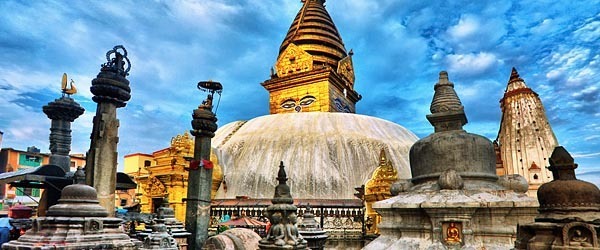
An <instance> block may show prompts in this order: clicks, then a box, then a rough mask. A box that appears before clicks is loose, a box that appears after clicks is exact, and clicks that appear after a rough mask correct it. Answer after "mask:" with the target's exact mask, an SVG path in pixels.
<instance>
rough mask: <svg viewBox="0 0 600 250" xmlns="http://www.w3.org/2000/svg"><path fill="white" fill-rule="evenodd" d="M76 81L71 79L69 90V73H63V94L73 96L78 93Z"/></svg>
mask: <svg viewBox="0 0 600 250" xmlns="http://www.w3.org/2000/svg"><path fill="white" fill-rule="evenodd" d="M74 83H75V81H73V79H71V82H69V84H68V85H69V87H68V88H67V73H63V76H62V81H61V90H62V92H63V94H67V95H72V94H75V93H77V88H76V87H75V84H74Z"/></svg>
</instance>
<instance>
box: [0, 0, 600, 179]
mask: <svg viewBox="0 0 600 250" xmlns="http://www.w3.org/2000/svg"><path fill="white" fill-rule="evenodd" d="M301 5H302V3H301V2H300V0H269V1H259V0H235V1H234V0H202V1H10V0H4V1H0V9H2V10H3V13H4V14H3V15H1V16H0V55H1V60H0V95H1V96H2V98H1V99H0V110H2V111H1V112H0V130H1V131H3V132H4V140H3V144H2V147H12V148H17V149H25V148H26V147H27V146H31V145H35V146H37V147H39V148H41V149H42V150H44V151H48V150H47V148H48V134H49V126H50V121H49V120H48V119H47V118H46V116H45V115H44V114H43V113H42V109H41V107H42V106H43V105H45V104H46V103H48V102H50V101H52V100H54V99H55V98H58V97H59V96H60V79H61V76H62V73H63V72H66V73H67V74H68V75H69V78H72V79H73V80H74V81H75V84H76V85H77V88H78V89H79V90H80V92H79V93H78V94H77V95H75V96H74V98H75V99H76V100H77V101H78V102H79V103H80V104H81V105H82V106H83V107H84V108H85V109H86V112H85V114H84V115H82V116H81V117H80V118H79V119H77V120H76V121H75V123H74V124H73V127H72V129H73V150H72V151H73V152H75V153H78V152H85V151H86V150H87V149H88V148H89V135H90V133H91V130H92V117H93V116H94V113H95V108H96V104H95V103H94V102H93V101H92V100H91V96H92V95H91V93H90V91H89V87H90V84H91V80H92V79H93V78H94V77H95V76H96V74H97V73H98V71H99V69H100V64H102V63H104V62H105V59H104V54H105V53H106V51H108V50H109V49H111V48H112V47H113V46H115V45H117V44H122V45H124V46H125V47H126V48H127V50H128V51H129V58H130V60H131V62H132V68H131V72H130V76H129V80H130V82H131V89H132V91H131V94H132V99H131V100H130V101H129V102H128V104H127V106H126V107H125V108H121V109H119V110H118V117H119V119H120V120H121V127H120V131H119V135H120V142H119V154H120V157H121V158H122V156H123V155H126V154H130V153H135V152H145V153H151V152H153V151H155V150H158V149H161V148H164V147H167V146H168V145H169V141H170V138H171V137H173V136H174V135H176V134H179V133H182V132H183V131H185V130H188V129H190V127H191V125H190V120H191V112H192V110H193V109H195V108H196V107H197V106H198V104H200V102H201V100H202V99H203V98H204V97H205V95H204V94H202V93H201V92H199V91H198V90H197V89H196V83H197V82H198V81H200V80H208V79H212V80H216V81H220V82H221V83H222V84H223V86H224V91H223V96H222V99H221V102H220V106H219V109H218V112H217V115H218V118H219V124H220V125H224V124H226V123H228V122H231V121H235V120H247V119H251V118H253V117H256V116H260V115H265V114H268V94H267V91H266V90H264V89H263V88H262V87H261V86H260V83H261V82H262V81H264V80H266V79H267V78H268V76H269V72H270V70H269V69H270V67H271V66H273V65H274V63H275V60H276V58H277V52H278V48H279V45H280V43H281V41H282V40H283V38H284V36H285V34H286V33H287V30H288V28H289V25H290V24H291V22H292V20H293V18H294V16H295V15H296V13H297V11H298V10H299V9H300V7H301ZM326 5H327V9H328V11H329V13H330V15H331V16H332V18H333V20H334V22H335V23H336V25H337V27H338V30H339V31H340V33H341V36H342V38H343V40H344V43H345V45H346V48H347V49H348V50H349V49H353V50H354V52H355V54H354V58H353V61H354V64H355V72H356V85H355V87H356V90H357V91H358V92H359V93H360V94H362V96H363V99H362V100H361V101H360V102H359V103H358V104H357V113H360V114H366V115H372V116H377V117H380V118H383V119H387V120H390V121H393V122H395V123H398V124H400V125H402V126H404V127H406V128H408V129H410V130H411V131H413V132H414V133H415V134H417V136H419V137H424V136H426V135H428V134H429V133H431V132H432V131H433V129H432V127H431V126H430V125H429V123H428V122H427V120H426V119H425V115H426V114H428V113H429V104H430V102H431V98H432V96H433V85H434V84H435V82H436V81H437V74H438V72H439V71H441V70H447V71H448V73H449V76H450V80H451V81H452V82H454V83H455V85H456V90H457V92H458V95H459V97H460V98H461V100H462V101H463V104H464V106H465V110H466V113H467V117H468V119H469V124H468V125H467V126H466V127H465V128H466V129H467V130H468V131H469V132H472V133H478V134H482V135H484V136H487V137H488V138H490V139H494V138H495V137H496V134H497V131H498V127H499V122H500V107H499V100H500V98H501V97H502V95H503V91H504V89H505V87H506V83H507V81H508V78H509V75H510V69H511V67H513V66H514V67H516V68H517V69H518V71H519V73H520V74H521V77H522V78H523V79H524V80H525V82H526V83H527V84H528V85H529V87H531V88H532V89H533V90H534V91H536V92H537V93H538V94H539V95H540V97H541V99H542V101H543V103H544V106H545V108H546V111H547V115H548V117H549V119H550V124H551V125H552V127H553V129H554V132H555V133H556V136H557V138H558V140H559V143H560V144H561V145H563V146H565V148H566V149H567V150H568V151H569V152H570V153H571V154H572V155H573V156H574V157H575V159H576V162H577V163H579V166H580V167H579V169H578V172H579V173H580V177H582V178H584V179H588V180H593V181H594V182H596V183H600V177H599V176H600V143H599V141H600V74H599V73H598V70H599V68H600V53H598V52H599V50H600V49H599V48H600V47H599V46H598V44H599V42H600V41H599V40H600V39H599V38H600V14H598V10H599V9H600V2H599V1H572V2H571V3H569V2H566V1H547V0H536V1H466V0H465V1H443V2H441V1H398V0H379V1H356V0H336V1H334V0H330V1H327V2H326Z"/></svg>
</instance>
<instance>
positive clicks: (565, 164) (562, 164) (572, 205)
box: [514, 147, 600, 250]
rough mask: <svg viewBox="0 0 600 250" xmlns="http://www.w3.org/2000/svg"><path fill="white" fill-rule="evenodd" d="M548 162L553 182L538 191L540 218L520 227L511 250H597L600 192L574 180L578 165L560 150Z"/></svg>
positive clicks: (587, 184)
mask: <svg viewBox="0 0 600 250" xmlns="http://www.w3.org/2000/svg"><path fill="white" fill-rule="evenodd" d="M549 161H550V167H549V168H550V171H552V175H553V176H554V180H553V181H551V182H549V183H546V184H543V185H542V186H540V188H539V189H538V193H537V196H538V199H539V201H540V209H539V211H540V215H539V216H538V217H537V218H536V219H535V223H529V224H525V225H520V226H519V230H518V236H517V240H516V241H515V248H514V249H516V250H521V249H523V250H525V249H527V250H544V249H556V250H567V249H589V250H598V249H600V245H599V244H598V232H600V190H599V189H598V187H596V186H595V185H594V184H592V183H589V182H585V181H581V180H577V178H576V176H575V168H577V164H575V161H574V160H573V157H571V155H570V154H569V152H567V150H565V149H564V148H563V147H556V148H555V149H554V151H553V152H552V155H551V156H550V160H549Z"/></svg>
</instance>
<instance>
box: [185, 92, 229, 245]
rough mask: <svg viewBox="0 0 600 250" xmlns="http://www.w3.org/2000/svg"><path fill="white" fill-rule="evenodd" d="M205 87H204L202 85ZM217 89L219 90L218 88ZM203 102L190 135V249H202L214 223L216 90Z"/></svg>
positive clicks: (187, 216)
mask: <svg viewBox="0 0 600 250" xmlns="http://www.w3.org/2000/svg"><path fill="white" fill-rule="evenodd" d="M205 83H208V84H210V85H212V84H214V86H218V88H219V91H220V89H221V88H222V87H221V84H220V83H218V82H200V83H198V88H200V89H201V90H202V88H204V87H203V86H206V85H203V84H205ZM201 85H203V86H201ZM215 90H216V89H215ZM209 91H210V92H211V93H210V94H209V95H208V97H207V98H206V100H205V101H203V102H202V104H201V105H200V106H198V108H197V109H195V110H194V113H193V115H192V117H193V120H192V128H193V130H191V131H190V133H191V134H192V135H193V136H194V137H195V141H194V159H193V160H192V162H191V163H190V169H189V174H188V185H187V198H186V211H185V229H186V230H187V231H188V232H190V233H191V235H190V239H189V241H188V243H189V246H190V249H201V248H202V245H203V244H204V242H205V241H206V239H208V226H209V223H210V192H211V187H212V172H213V170H212V163H211V162H210V161H209V159H210V150H211V149H210V141H211V139H212V138H213V137H214V136H215V131H217V117H216V115H215V114H214V113H213V112H212V100H213V93H214V91H212V90H209Z"/></svg>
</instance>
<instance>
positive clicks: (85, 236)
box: [2, 184, 138, 250]
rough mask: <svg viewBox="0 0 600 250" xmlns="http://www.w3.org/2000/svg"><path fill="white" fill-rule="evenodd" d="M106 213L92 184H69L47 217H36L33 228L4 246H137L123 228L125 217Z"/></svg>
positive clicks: (12, 248) (6, 248)
mask: <svg viewBox="0 0 600 250" xmlns="http://www.w3.org/2000/svg"><path fill="white" fill-rule="evenodd" d="M107 216H108V212H107V211H106V209H104V208H103V207H102V206H100V204H99V202H98V195H97V193H96V190H95V189H94V188H93V187H90V186H87V185H83V184H73V185H69V186H66V187H65V188H64V189H63V190H62V194H61V197H60V200H58V204H56V205H54V206H51V207H50V208H49V209H48V211H47V213H46V217H38V218H36V219H34V221H33V228H32V229H30V230H28V231H27V232H26V233H25V234H24V235H22V236H21V237H19V239H18V240H14V241H10V242H8V243H5V244H3V245H2V249H4V250H9V249H10V250H16V249H19V250H20V249H40V250H44V249H65V250H67V249H117V250H130V249H131V250H133V249H138V248H137V247H136V245H135V244H134V242H133V241H132V240H131V239H130V238H129V236H127V234H125V232H123V231H122V230H121V228H120V225H121V221H122V220H121V219H118V218H114V217H107Z"/></svg>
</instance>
